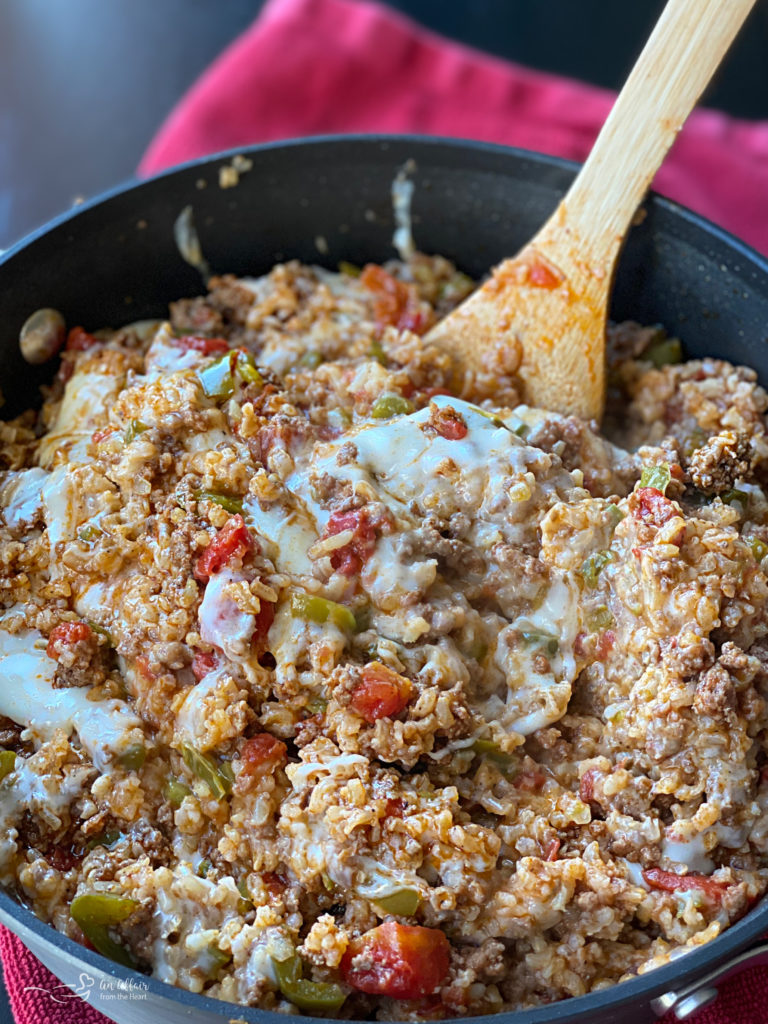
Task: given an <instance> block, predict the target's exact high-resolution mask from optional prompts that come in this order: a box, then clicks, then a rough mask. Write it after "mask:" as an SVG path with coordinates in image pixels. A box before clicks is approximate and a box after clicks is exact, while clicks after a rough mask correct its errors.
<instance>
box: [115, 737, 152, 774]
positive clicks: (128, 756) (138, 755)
mask: <svg viewBox="0 0 768 1024" xmlns="http://www.w3.org/2000/svg"><path fill="white" fill-rule="evenodd" d="M146 759H147V748H146V747H145V746H144V744H143V743H132V744H131V745H130V746H129V747H126V748H125V750H124V751H123V752H122V754H120V755H119V756H118V758H117V763H118V764H119V765H120V766H121V767H122V768H126V769H127V770H128V771H129V772H137V771H138V770H139V769H140V768H141V766H142V765H143V764H144V762H145V761H146Z"/></svg>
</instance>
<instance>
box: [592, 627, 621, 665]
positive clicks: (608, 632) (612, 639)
mask: <svg viewBox="0 0 768 1024" xmlns="http://www.w3.org/2000/svg"><path fill="white" fill-rule="evenodd" d="M615 643H616V634H615V633H614V631H613V630H612V629H604V630H603V631H602V633H598V636H597V643H596V644H595V654H596V655H597V659H598V661H604V660H605V659H606V658H607V657H608V655H609V654H610V653H611V651H612V650H613V645H614V644H615Z"/></svg>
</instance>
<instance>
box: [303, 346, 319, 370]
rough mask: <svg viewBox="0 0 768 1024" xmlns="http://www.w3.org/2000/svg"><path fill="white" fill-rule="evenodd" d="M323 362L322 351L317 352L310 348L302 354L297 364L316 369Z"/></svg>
mask: <svg viewBox="0 0 768 1024" xmlns="http://www.w3.org/2000/svg"><path fill="white" fill-rule="evenodd" d="M324 362H325V359H324V357H323V353H322V352H318V351H317V349H316V348H310V349H308V350H307V351H306V352H305V353H304V354H303V355H302V357H301V359H300V360H299V366H304V367H306V368H307V369H308V370H316V369H317V368H318V366H319V365H320V364H321V363H324Z"/></svg>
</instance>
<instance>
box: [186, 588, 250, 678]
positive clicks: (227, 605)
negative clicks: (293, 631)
mask: <svg viewBox="0 0 768 1024" xmlns="http://www.w3.org/2000/svg"><path fill="white" fill-rule="evenodd" d="M242 579H244V577H243V576H242V574H240V573H235V572H232V570H231V569H227V568H224V569H221V570H220V571H219V572H217V573H215V574H214V575H213V576H211V578H210V580H209V581H208V583H207V585H206V588H205V593H204V594H203V600H202V603H201V604H200V611H199V612H198V618H199V621H200V636H201V637H202V638H203V640H204V641H205V643H207V644H213V646H214V647H218V648H219V650H221V651H223V652H224V653H225V654H226V655H227V657H228V658H231V659H232V660H233V661H242V660H243V657H244V656H245V655H246V654H247V653H248V647H249V644H250V640H251V637H252V636H253V631H254V629H255V628H256V618H255V616H253V615H250V614H249V613H248V612H244V611H241V610H240V609H239V608H238V607H237V605H236V604H235V602H234V601H233V600H232V598H231V597H228V596H227V594H225V593H224V590H225V588H226V587H227V586H229V584H230V583H237V582H239V581H240V580H242Z"/></svg>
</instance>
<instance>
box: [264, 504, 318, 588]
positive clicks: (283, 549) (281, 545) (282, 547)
mask: <svg viewBox="0 0 768 1024" xmlns="http://www.w3.org/2000/svg"><path fill="white" fill-rule="evenodd" d="M245 513H246V515H247V516H248V521H249V525H252V526H253V528H254V530H255V531H256V533H258V535H259V539H260V540H263V541H265V542H266V544H265V545H264V546H265V548H266V547H267V546H268V548H269V549H268V550H265V554H267V555H268V556H269V558H271V559H272V561H273V562H274V563H275V567H276V568H277V570H278V572H285V573H290V574H292V575H295V576H311V575H312V573H313V571H314V566H313V564H312V559H311V558H310V557H309V555H308V554H307V551H308V550H309V548H311V547H312V545H313V544H314V543H315V541H316V540H317V537H318V529H317V526H316V522H315V521H314V519H313V517H312V516H311V514H310V513H309V512H307V511H306V510H305V508H304V505H303V503H301V504H300V505H299V506H298V507H296V508H293V509H286V508H285V507H284V506H283V505H281V504H278V503H275V504H274V505H270V506H268V507H267V508H262V507H261V505H259V502H258V501H257V500H256V498H251V499H249V500H248V501H246V502H245ZM326 516H327V514H326Z"/></svg>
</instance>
